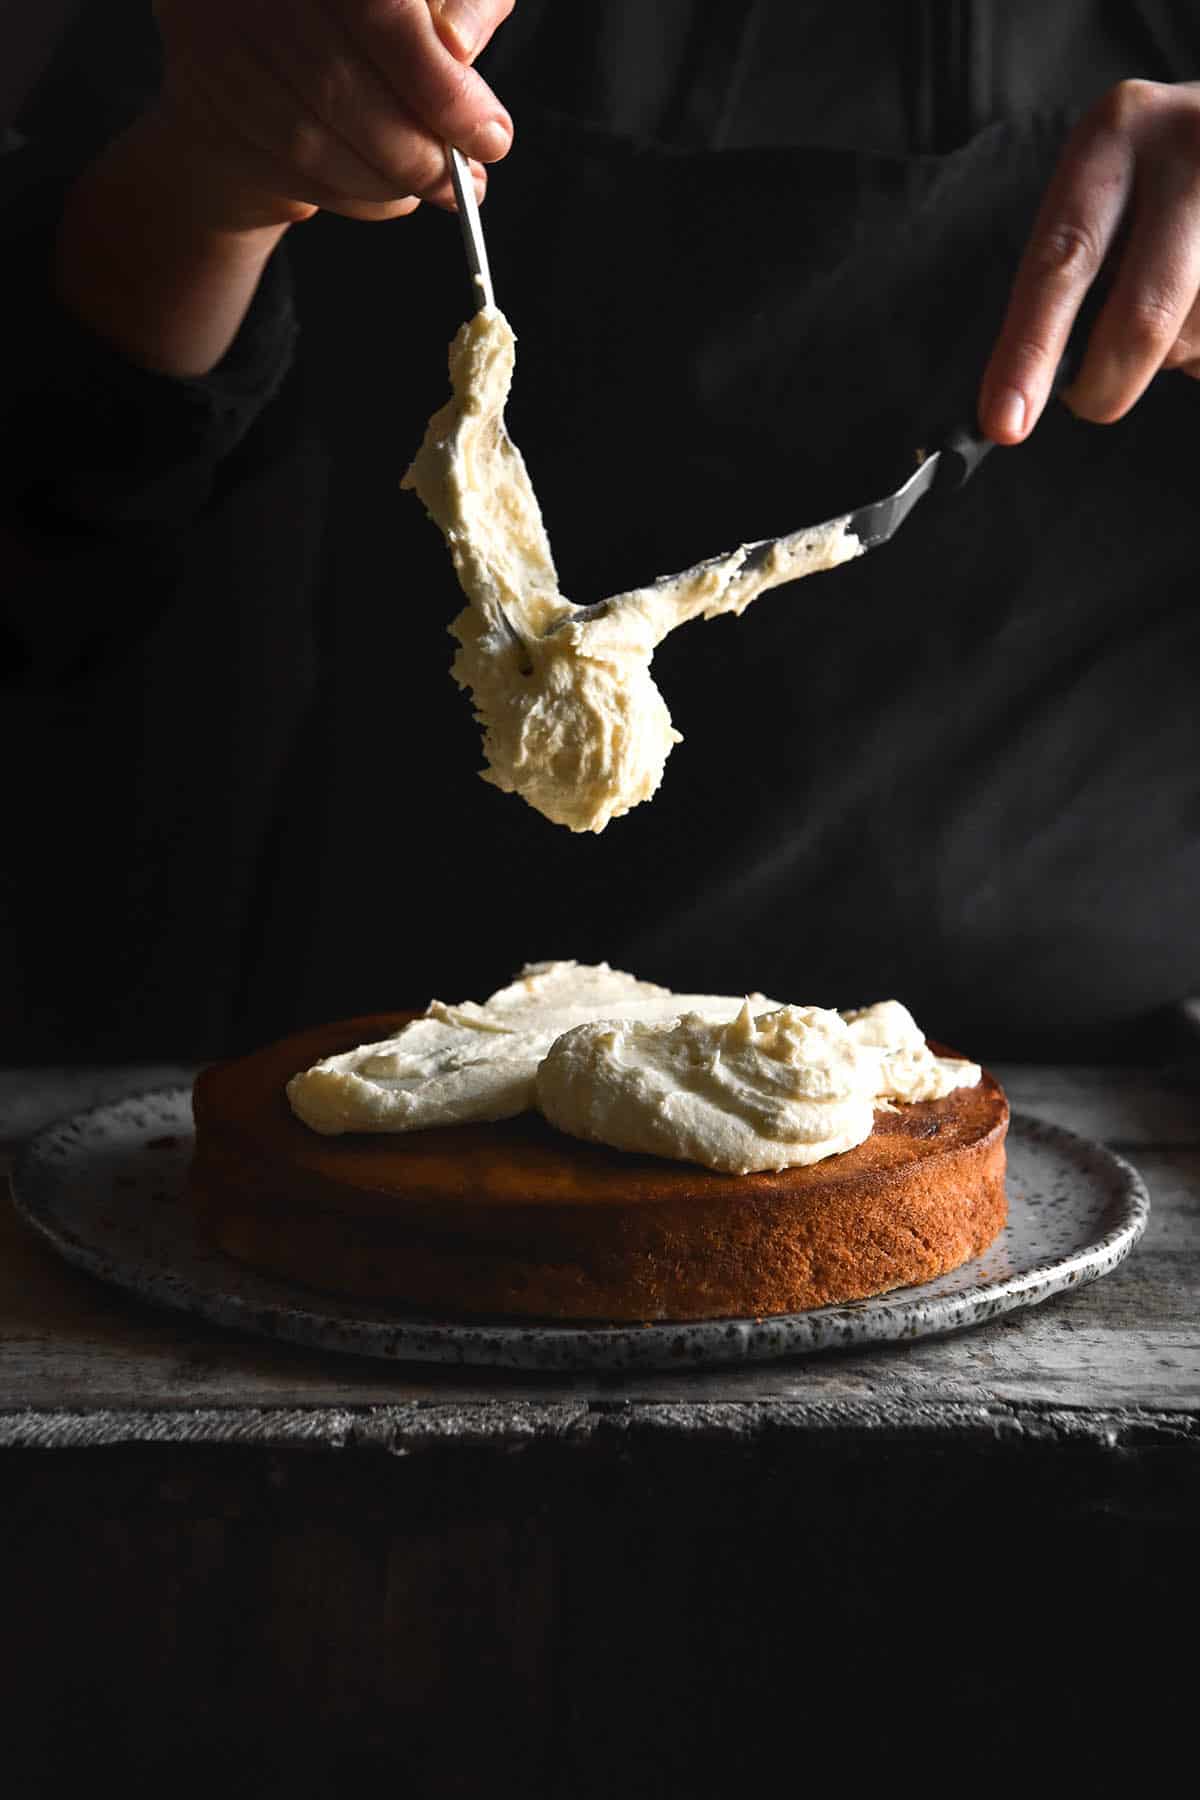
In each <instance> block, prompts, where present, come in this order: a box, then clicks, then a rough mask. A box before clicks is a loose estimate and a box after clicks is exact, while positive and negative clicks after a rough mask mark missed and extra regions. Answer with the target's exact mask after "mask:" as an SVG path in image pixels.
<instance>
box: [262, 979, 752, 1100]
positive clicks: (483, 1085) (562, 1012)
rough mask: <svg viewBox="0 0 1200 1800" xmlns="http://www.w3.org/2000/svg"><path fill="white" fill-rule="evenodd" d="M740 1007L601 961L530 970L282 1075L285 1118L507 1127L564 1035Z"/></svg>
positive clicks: (729, 1012) (437, 1004)
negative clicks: (609, 1023)
mask: <svg viewBox="0 0 1200 1800" xmlns="http://www.w3.org/2000/svg"><path fill="white" fill-rule="evenodd" d="M757 1000H758V1003H759V1004H760V1005H761V1006H762V1007H764V1008H766V1007H769V1006H772V1005H774V1004H775V1003H774V1002H773V1001H769V1000H766V999H765V998H764V997H763V996H762V995H759V996H757ZM741 1005H742V1001H741V999H740V998H739V997H737V996H726V995H721V994H673V993H672V992H671V990H670V989H669V988H665V987H658V986H657V985H656V984H655V983H654V982H652V981H639V980H638V979H637V977H636V976H634V975H627V974H625V973H624V972H623V971H622V970H620V969H612V968H610V967H609V965H608V964H607V963H595V964H585V963H577V962H542V963H531V964H529V965H528V966H527V967H526V968H525V969H523V970H522V972H521V973H520V975H518V976H517V977H516V978H515V980H513V981H512V982H510V983H509V985H508V986H507V987H503V988H500V989H499V990H498V991H497V992H496V993H494V994H492V995H491V996H490V997H489V998H488V999H487V1000H485V1001H483V1002H482V1004H480V1003H477V1002H475V1001H473V1000H464V1001H463V1002H461V1004H459V1005H453V1006H448V1005H446V1004H445V1003H444V1002H443V1001H441V1000H433V1001H431V1002H430V1004H429V1006H428V1007H427V1008H426V1010H425V1013H424V1014H423V1016H422V1017H421V1018H419V1019H414V1020H413V1021H412V1022H411V1023H410V1024H408V1025H405V1026H404V1027H403V1028H402V1029H401V1030H400V1031H398V1032H397V1033H396V1034H395V1036H394V1037H390V1038H385V1039H383V1040H381V1041H380V1042H378V1043H373V1044H361V1045H359V1046H358V1048H357V1049H354V1050H348V1051H345V1052H343V1053H342V1054H341V1055H338V1056H328V1057H325V1058H324V1059H323V1060H322V1061H320V1062H318V1063H316V1064H314V1065H313V1067H312V1068H311V1069H306V1070H304V1071H303V1072H302V1073H300V1074H298V1075H294V1076H293V1077H292V1079H291V1080H290V1081H289V1082H288V1084H287V1097H288V1101H289V1104H290V1105H291V1108H292V1111H293V1112H294V1113H295V1114H296V1116H297V1118H299V1119H302V1120H303V1121H304V1123H305V1124H306V1125H308V1126H311V1128H312V1129H313V1130H314V1131H319V1132H322V1133H324V1134H326V1135H329V1136H333V1135H336V1134H338V1133H340V1132H346V1131H370V1132H398V1131H421V1130H427V1129H429V1128H430V1127H432V1126H437V1125H464V1124H469V1123H470V1122H472V1121H484V1120H488V1119H509V1118H513V1117H515V1115H516V1114H517V1113H522V1112H528V1111H529V1110H530V1109H531V1108H532V1107H533V1106H535V1105H536V1096H535V1092H534V1081H535V1077H536V1075H537V1069H538V1064H539V1063H540V1062H541V1060H542V1058H543V1057H544V1056H545V1054H546V1052H547V1051H548V1050H549V1048H550V1046H551V1045H552V1044H553V1043H554V1042H555V1040H556V1039H557V1038H559V1037H561V1036H562V1034H563V1032H565V1031H569V1030H570V1029H571V1028H572V1026H575V1025H580V1024H583V1023H586V1022H588V1021H591V1020H595V1019H630V1020H639V1021H641V1022H643V1023H650V1022H654V1021H662V1020H672V1019H676V1018H678V1016H679V1014H680V1012H681V1011H686V1010H689V1009H690V1010H691V1011H693V1012H694V1013H695V1014H696V1015H697V1017H701V1018H712V1019H721V1018H724V1019H731V1018H733V1017H734V1015H735V1014H736V1012H737V1010H738V1008H739V1006H741Z"/></svg>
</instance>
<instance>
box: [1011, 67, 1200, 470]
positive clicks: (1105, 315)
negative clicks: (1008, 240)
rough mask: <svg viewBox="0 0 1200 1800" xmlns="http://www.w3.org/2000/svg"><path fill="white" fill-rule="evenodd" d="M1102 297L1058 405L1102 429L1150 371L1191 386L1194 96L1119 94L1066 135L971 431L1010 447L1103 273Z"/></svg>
mask: <svg viewBox="0 0 1200 1800" xmlns="http://www.w3.org/2000/svg"><path fill="white" fill-rule="evenodd" d="M1106 264H1107V267H1105V276H1106V280H1107V279H1108V278H1109V277H1110V275H1111V282H1110V285H1109V287H1108V293H1107V297H1106V299H1105V301H1104V304H1103V306H1102V308H1101V309H1100V312H1099V315H1098V316H1097V318H1096V321H1095V324H1094V325H1093V326H1092V329H1091V332H1090V335H1089V337H1088V343H1087V350H1086V354H1085V356H1084V360H1083V365H1082V368H1081V369H1080V371H1079V374H1078V375H1077V376H1076V378H1075V380H1074V382H1073V383H1072V385H1071V387H1070V388H1069V389H1068V390H1067V391H1066V393H1065V394H1064V399H1065V400H1066V403H1067V405H1068V406H1069V407H1070V408H1071V410H1072V411H1073V412H1074V413H1076V414H1077V415H1078V416H1079V417H1080V418H1081V419H1088V420H1091V421H1092V422H1094V423H1095V424H1098V425H1108V424H1111V423H1112V422H1113V421H1114V420H1116V419H1119V418H1121V417H1122V416H1123V415H1124V414H1125V413H1127V412H1128V411H1129V408H1130V407H1131V406H1132V405H1133V404H1134V402H1135V401H1136V400H1137V399H1138V398H1139V397H1140V396H1141V395H1142V393H1144V391H1145V389H1146V388H1147V387H1148V386H1149V384H1150V382H1151V381H1152V380H1153V379H1154V377H1155V375H1156V374H1157V373H1158V372H1159V370H1160V369H1180V370H1182V371H1183V372H1184V373H1185V374H1187V375H1191V376H1193V377H1198V378H1200V298H1198V294H1200V82H1184V83H1180V84H1178V85H1165V84H1163V83H1159V82H1153V81H1123V82H1121V83H1120V84H1119V85H1118V86H1117V87H1115V88H1113V89H1111V91H1110V92H1109V93H1107V94H1106V95H1105V96H1104V98H1103V99H1102V100H1101V101H1099V103H1098V104H1097V105H1096V106H1094V107H1093V108H1092V110H1091V111H1090V112H1089V113H1088V114H1087V116H1086V117H1085V118H1084V119H1083V120H1082V121H1081V123H1080V124H1079V126H1078V127H1077V128H1076V130H1075V131H1074V133H1073V134H1072V136H1071V138H1070V140H1069V142H1068V144H1067V146H1066V149H1065V150H1064V152H1063V155H1062V158H1061V160H1060V162H1059V165H1058V168H1057V170H1056V172H1055V174H1054V177H1053V180H1052V181H1051V183H1050V186H1049V188H1048V189H1047V192H1046V196H1045V199H1044V200H1043V202H1042V206H1041V210H1040V212H1039V214H1038V218H1037V222H1036V224H1035V225H1034V228H1033V234H1032V236H1031V238H1030V240H1029V244H1028V246H1027V248H1026V251H1025V254H1024V257H1023V259H1022V261H1021V266H1020V268H1019V270H1018V272H1017V277H1016V281H1015V283H1014V286H1013V291H1012V297H1011V300H1010V302H1009V308H1008V316H1007V318H1006V319H1005V322H1004V326H1003V329H1002V330H1001V333H1000V336H999V338H998V340H997V343H996V347H995V349H994V350H993V352H992V357H991V361H990V362H989V364H988V369H987V373H986V375H985V376H984V380H983V387H982V391H981V395H980V403H979V423H980V427H981V429H982V430H983V431H984V433H985V434H986V435H987V436H988V437H990V438H992V439H994V440H995V442H996V443H998V444H1019V443H1020V442H1021V441H1022V439H1023V438H1025V437H1027V436H1028V434H1029V432H1030V431H1032V429H1033V427H1034V425H1035V424H1036V423H1037V420H1038V418H1039V416H1040V414H1041V412H1042V410H1043V408H1044V406H1045V404H1046V400H1047V396H1048V394H1049V391H1050V383H1051V380H1052V378H1053V375H1054V371H1055V368H1056V367H1057V364H1058V360H1059V358H1060V357H1061V355H1062V353H1063V350H1064V348H1065V346H1066V343H1067V339H1068V338H1069V336H1070V334H1071V327H1072V325H1073V324H1074V321H1075V316H1076V314H1077V313H1078V311H1079V308H1080V305H1081V304H1082V302H1083V300H1084V298H1085V296H1086V295H1087V293H1088V290H1089V289H1090V288H1091V286H1092V284H1093V282H1095V280H1096V278H1097V276H1098V275H1099V273H1100V270H1101V268H1102V266H1105V265H1106Z"/></svg>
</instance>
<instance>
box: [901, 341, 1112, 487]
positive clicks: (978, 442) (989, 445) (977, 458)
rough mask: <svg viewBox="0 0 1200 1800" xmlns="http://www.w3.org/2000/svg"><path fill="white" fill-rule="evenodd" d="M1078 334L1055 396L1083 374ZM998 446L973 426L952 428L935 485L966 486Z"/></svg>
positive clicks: (1058, 373) (1061, 366)
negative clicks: (955, 429)
mask: <svg viewBox="0 0 1200 1800" xmlns="http://www.w3.org/2000/svg"><path fill="white" fill-rule="evenodd" d="M1077 336H1078V334H1076V337H1074V338H1072V339H1071V341H1070V343H1068V345H1067V347H1066V349H1065V350H1064V351H1063V353H1062V355H1061V357H1060V358H1059V361H1058V367H1057V369H1055V371H1054V379H1053V381H1052V382H1051V383H1050V396H1051V398H1053V396H1054V395H1055V394H1058V393H1061V391H1062V389H1063V388H1065V387H1070V385H1071V383H1072V381H1074V379H1075V377H1076V375H1077V374H1078V373H1079V367H1080V364H1081V363H1082V361H1083V352H1082V350H1081V348H1080V347H1079V344H1078V342H1077ZM995 448H996V446H995V444H993V442H992V440H991V438H985V437H984V436H982V434H981V433H980V432H978V431H976V430H975V429H974V428H973V427H972V426H969V425H961V426H959V428H958V430H957V431H952V432H951V433H950V435H949V437H948V438H947V439H946V441H945V443H944V444H942V445H941V455H940V457H939V458H938V472H937V480H936V483H935V488H936V489H940V490H941V491H942V492H943V493H951V492H953V491H954V490H955V489H956V488H960V487H965V486H966V484H967V482H968V481H970V479H971V477H972V475H973V474H974V473H975V471H976V469H977V468H978V467H979V465H980V463H981V462H982V461H983V459H984V457H985V456H986V455H987V453H988V451H989V450H994V449H995Z"/></svg>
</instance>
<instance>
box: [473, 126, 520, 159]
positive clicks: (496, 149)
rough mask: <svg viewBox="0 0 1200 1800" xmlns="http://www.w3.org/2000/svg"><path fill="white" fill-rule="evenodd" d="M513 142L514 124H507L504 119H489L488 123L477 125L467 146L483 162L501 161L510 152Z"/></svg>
mask: <svg viewBox="0 0 1200 1800" xmlns="http://www.w3.org/2000/svg"><path fill="white" fill-rule="evenodd" d="M511 143H512V126H511V125H506V124H505V123H504V121H503V119H489V120H488V122H487V124H486V125H477V126H476V127H475V130H474V131H473V132H472V133H471V138H470V144H469V146H468V147H467V148H468V150H469V154H470V155H471V156H473V157H475V158H476V159H477V160H478V161H479V162H481V163H490V162H499V161H500V158H501V157H502V156H506V155H507V154H508V148H509V145H510V144H511Z"/></svg>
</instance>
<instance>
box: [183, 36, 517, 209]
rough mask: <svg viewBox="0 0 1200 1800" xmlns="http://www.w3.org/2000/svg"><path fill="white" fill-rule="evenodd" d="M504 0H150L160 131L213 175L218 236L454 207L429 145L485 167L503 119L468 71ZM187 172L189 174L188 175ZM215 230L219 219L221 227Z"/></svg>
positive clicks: (442, 164)
mask: <svg viewBox="0 0 1200 1800" xmlns="http://www.w3.org/2000/svg"><path fill="white" fill-rule="evenodd" d="M512 7H513V0H155V7H154V10H155V14H156V16H157V19H158V24H159V29H160V32H161V34H162V38H163V44H164V49H165V54H166V76H165V81H164V87H163V94H162V99H161V102H160V105H159V109H158V111H159V118H160V123H161V124H165V126H166V127H167V130H168V132H169V133H172V134H181V135H182V137H183V138H184V140H185V141H186V143H187V144H188V145H189V146H190V148H191V150H192V151H193V152H194V155H195V158H196V159H198V160H199V161H200V162H201V163H202V164H203V165H204V167H205V168H206V169H208V170H210V171H211V173H212V178H213V179H212V184H211V185H212V193H213V207H214V209H215V212H216V214H217V215H218V218H217V222H218V223H221V224H225V223H228V225H229V226H230V227H237V226H240V225H247V226H248V225H267V224H279V225H285V224H290V223H293V222H296V221H298V220H300V219H304V218H307V217H309V216H310V214H311V213H313V212H315V211H316V210H318V209H323V210H327V211H329V212H337V213H343V214H345V215H346V216H347V217H349V218H354V219H392V218H397V217H399V216H400V215H401V214H404V213H410V212H412V211H413V210H414V209H415V208H416V207H417V206H418V205H419V204H420V202H421V201H422V200H431V201H433V202H434V204H435V205H441V206H448V205H451V204H452V191H451V187H450V183H449V180H448V177H447V171H446V160H445V152H444V149H443V145H444V144H445V143H447V142H450V143H453V144H455V145H457V147H458V148H459V149H460V150H462V151H463V152H464V154H465V155H467V156H469V157H470V158H471V159H472V170H473V173H474V175H475V180H476V188H477V190H478V191H479V193H480V194H482V191H483V187H484V184H485V181H486V177H485V174H484V170H483V168H482V167H481V165H482V164H483V163H489V162H498V161H499V160H500V158H501V157H502V156H504V155H505V154H506V153H507V151H508V148H509V145H510V144H511V142H512V120H511V119H510V118H509V115H508V113H507V112H506V111H505V109H504V107H503V106H502V105H501V104H500V102H499V100H498V99H497V98H496V96H495V95H494V94H493V92H492V90H491V89H490V88H489V87H488V85H487V83H486V82H485V81H484V80H483V79H482V77H481V76H479V75H477V74H476V73H475V71H474V69H473V68H472V67H471V64H472V62H473V61H474V59H475V57H476V56H477V55H478V54H479V52H480V51H481V50H482V49H483V47H484V45H485V44H486V43H487V42H488V40H489V39H490V38H491V36H492V34H493V32H494V31H495V30H496V28H497V26H498V25H500V24H501V22H502V21H503V20H504V19H506V18H507V17H508V14H509V13H510V12H511V11H512ZM194 173H195V171H193V174H194ZM222 214H224V215H226V216H223V217H222V216H220V215H222Z"/></svg>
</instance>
